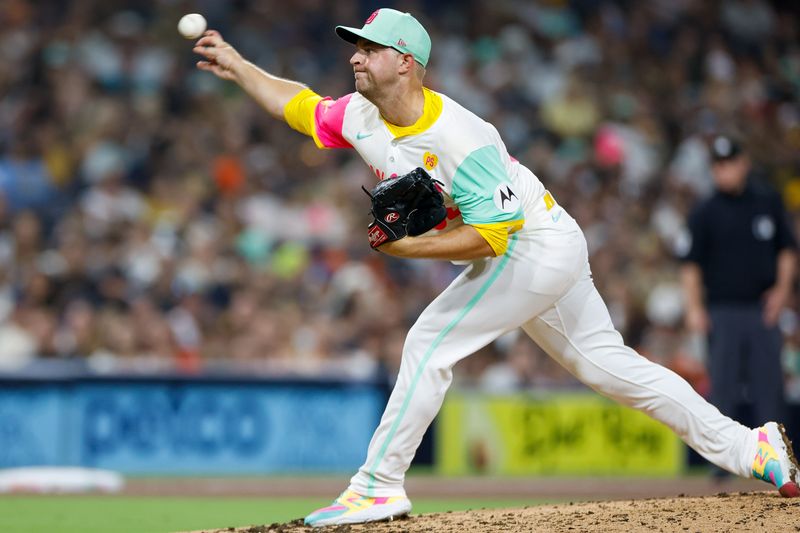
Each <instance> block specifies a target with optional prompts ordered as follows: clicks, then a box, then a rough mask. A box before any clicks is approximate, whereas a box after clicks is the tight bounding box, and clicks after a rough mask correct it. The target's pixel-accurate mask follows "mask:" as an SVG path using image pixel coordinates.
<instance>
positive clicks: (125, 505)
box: [0, 496, 545, 533]
mask: <svg viewBox="0 0 800 533" xmlns="http://www.w3.org/2000/svg"><path fill="white" fill-rule="evenodd" d="M328 503H330V502H329V501H328V500H323V499H316V498H314V499H305V498H271V499H265V498H225V497H221V498H164V497H162V498H143V497H128V496H3V497H0V532H3V533H5V532H9V533H10V532H13V533H40V532H41V533H44V532H47V533H166V532H173V531H191V530H197V529H215V528H226V527H230V526H237V527H241V526H247V525H252V524H271V523H273V522H287V521H289V520H294V519H296V518H300V517H302V516H304V515H306V514H307V513H308V512H309V511H312V510H314V509H316V508H318V507H322V506H324V505H327V504H328ZM413 503H414V513H433V512H438V511H449V510H450V511H458V510H466V509H479V508H482V507H485V508H503V507H522V506H524V505H536V504H541V503H545V502H543V501H541V500H538V501H534V500H519V499H517V500H511V499H509V500H497V499H492V500H482V499H459V500H441V499H436V500H432V499H429V500H425V499H415V500H414V502H413Z"/></svg>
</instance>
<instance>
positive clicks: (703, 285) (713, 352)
mask: <svg viewBox="0 0 800 533" xmlns="http://www.w3.org/2000/svg"><path fill="white" fill-rule="evenodd" d="M710 150H711V160H712V169H711V171H712V175H713V178H714V185H715V191H714V193H713V194H712V195H711V196H710V197H709V198H708V199H706V200H704V201H702V202H700V203H699V204H698V205H697V206H696V207H695V208H694V210H693V212H692V213H691V215H690V217H689V231H690V233H691V245H690V247H689V249H688V252H687V253H686V254H685V256H684V257H683V258H682V259H683V264H682V266H681V284H682V285H683V291H684V295H685V297H686V325H687V327H688V328H689V330H690V331H691V332H693V333H697V334H701V335H702V334H706V335H707V336H708V370H709V375H710V377H711V387H712V389H711V402H712V403H713V404H715V405H716V406H717V407H718V408H719V409H720V411H722V413H724V414H726V415H728V416H737V413H736V410H737V408H738V407H739V406H740V405H743V404H749V405H751V406H752V408H753V411H752V415H753V417H754V420H752V421H751V422H752V423H751V425H753V424H756V425H757V424H760V423H762V422H764V421H766V420H781V419H782V418H783V409H784V397H783V375H782V371H781V348H782V344H783V340H782V336H781V332H780V331H779V329H778V327H777V322H778V315H779V314H780V311H781V309H782V308H783V307H784V306H785V305H786V304H787V302H788V301H789V299H790V297H791V296H792V291H793V288H794V276H795V270H796V255H795V249H796V246H797V244H796V241H795V237H794V235H793V233H792V230H791V227H790V225H789V222H788V217H787V215H786V212H785V210H784V208H783V204H782V201H781V198H780V195H778V194H777V192H775V191H774V190H772V189H770V188H769V187H767V186H766V185H765V184H763V183H761V182H759V181H758V180H756V179H755V177H754V175H753V171H752V168H751V162H750V158H749V156H748V155H747V154H746V153H745V152H744V151H743V150H742V146H741V145H740V143H739V142H737V140H736V139H735V138H733V137H730V136H717V137H715V138H714V139H712V141H711V146H710Z"/></svg>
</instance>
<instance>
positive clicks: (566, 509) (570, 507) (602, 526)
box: [206, 491, 800, 533]
mask: <svg viewBox="0 0 800 533" xmlns="http://www.w3.org/2000/svg"><path fill="white" fill-rule="evenodd" d="M302 523H303V522H302V520H295V521H293V522H289V523H287V524H271V525H260V526H250V527H241V528H229V529H217V530H212V531H213V533H228V532H237V533H300V532H303V533H309V532H310V531H316V532H319V533H326V532H331V533H332V532H336V533H356V532H362V531H363V532H367V531H368V532H370V533H372V532H375V533H389V532H392V533H423V532H424V533H430V532H436V533H482V532H496V533H523V532H525V533H528V532H530V531H536V532H542V533H579V532H584V531H593V532H594V531H596V532H602V533H610V532H620V533H622V532H625V533H629V532H643V533H645V532H646V533H654V532H673V531H675V532H680V533H682V532H689V533H728V532H731V531H741V532H747V533H751V532H753V531H781V532H790V531H800V498H798V499H785V498H781V497H780V495H779V494H778V493H777V492H774V491H773V492H746V493H745V492H740V493H736V494H726V493H724V492H723V493H720V494H717V495H716V496H704V497H700V498H686V497H677V498H661V499H647V500H627V501H612V502H588V503H575V504H572V503H565V504H558V505H542V506H536V507H525V508H522V509H492V510H488V509H481V510H472V511H459V512H449V513H434V514H422V515H411V517H408V518H403V519H400V520H395V521H393V522H381V523H371V524H361V525H352V526H330V527H326V528H318V529H312V528H308V527H305V526H303V525H302ZM212 531H208V532H206V533H212Z"/></svg>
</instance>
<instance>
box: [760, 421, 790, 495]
mask: <svg viewBox="0 0 800 533" xmlns="http://www.w3.org/2000/svg"><path fill="white" fill-rule="evenodd" d="M757 431H758V448H757V449H756V455H755V457H754V458H753V477H755V478H758V479H763V480H764V481H766V482H767V483H772V484H773V485H775V486H776V487H777V488H778V492H780V493H781V496H784V497H786V498H797V497H800V487H798V484H799V483H800V482H798V476H800V473H798V471H799V470H800V467H798V465H797V460H796V459H795V458H794V452H792V442H791V441H790V440H789V437H787V436H786V430H785V429H784V428H783V425H782V424H777V423H775V422H767V423H766V424H764V425H763V426H762V427H760V428H758V430H757Z"/></svg>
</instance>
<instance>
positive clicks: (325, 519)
mask: <svg viewBox="0 0 800 533" xmlns="http://www.w3.org/2000/svg"><path fill="white" fill-rule="evenodd" d="M410 511H411V501H410V500H409V499H408V498H406V497H405V496H392V497H384V498H368V497H367V496H362V495H360V494H357V493H355V492H353V491H351V490H346V491H344V492H343V493H342V494H341V496H339V497H338V498H336V499H335V500H334V501H333V503H332V504H330V505H329V506H328V507H323V508H322V509H317V510H316V511H314V512H313V513H311V514H310V515H308V516H307V517H306V519H305V524H306V525H307V526H311V527H321V526H333V525H339V524H361V523H364V522H378V521H380V520H392V519H394V518H396V517H399V516H404V515H407V514H408V513H409V512H410Z"/></svg>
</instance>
